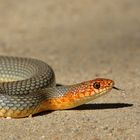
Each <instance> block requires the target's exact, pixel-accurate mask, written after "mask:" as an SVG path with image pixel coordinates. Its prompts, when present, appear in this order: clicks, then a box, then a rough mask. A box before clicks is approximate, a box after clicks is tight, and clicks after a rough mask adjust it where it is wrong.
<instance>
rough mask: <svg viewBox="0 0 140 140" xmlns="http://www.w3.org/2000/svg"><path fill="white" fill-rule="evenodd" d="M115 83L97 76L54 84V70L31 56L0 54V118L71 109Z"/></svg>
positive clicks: (103, 92) (99, 94)
mask: <svg viewBox="0 0 140 140" xmlns="http://www.w3.org/2000/svg"><path fill="white" fill-rule="evenodd" d="M113 85H114V82H113V81H112V80H110V79H103V78H98V79H94V80H90V81H85V82H82V83H79V84H74V85H68V86H56V84H55V74H54V71H53V69H52V68H51V67H50V66H49V65H48V64H47V63H45V62H43V61H41V60H37V59H32V58H21V57H11V56H9V57H8V56H0V117H12V118H20V117H26V116H30V115H33V114H36V113H39V112H42V111H46V110H61V109H70V108H73V107H76V106H79V105H81V104H84V103H86V102H88V101H91V100H93V99H95V98H97V97H99V96H101V95H103V94H105V93H107V92H108V91H110V90H111V89H112V87H113Z"/></svg>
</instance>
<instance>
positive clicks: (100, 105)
mask: <svg viewBox="0 0 140 140" xmlns="http://www.w3.org/2000/svg"><path fill="white" fill-rule="evenodd" d="M131 106H133V104H128V103H95V104H83V105H81V106H78V107H75V108H73V109H70V110H97V109H98V110H102V109H117V108H124V107H131Z"/></svg>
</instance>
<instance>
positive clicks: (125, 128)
mask: <svg viewBox="0 0 140 140" xmlns="http://www.w3.org/2000/svg"><path fill="white" fill-rule="evenodd" d="M0 55H13V56H24V57H33V58H38V59H41V60H43V61H45V62H47V63H49V64H50V65H51V66H52V67H53V69H54V71H55V73H56V78H57V82H58V83H62V84H73V83H78V82H81V81H84V80H89V79H94V78H96V77H104V78H110V79H113V80H114V81H115V83H116V86H117V87H119V88H122V89H125V91H126V92H125V93H121V92H118V91H117V90H112V91H111V92H110V94H107V95H106V96H102V97H101V98H98V99H96V100H94V101H92V102H90V103H88V104H86V105H83V106H81V107H79V108H77V109H72V110H65V111H54V112H46V113H44V114H42V115H38V116H35V117H33V118H24V119H11V120H7V119H0V140H140V1H139V0H123V1H122V0H114V1H113V0H105V1H104V0H73V1H66V0H58V1H55V0H47V1H45V0H39V1H34V0H24V1H19V0H12V1H11V0H0Z"/></svg>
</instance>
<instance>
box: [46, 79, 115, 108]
mask: <svg viewBox="0 0 140 140" xmlns="http://www.w3.org/2000/svg"><path fill="white" fill-rule="evenodd" d="M113 86H114V81H112V80H110V79H103V78H97V79H94V80H90V81H85V82H82V83H80V84H75V85H71V86H65V87H63V86H62V87H58V88H57V90H58V91H57V92H56V93H58V94H59V93H60V92H61V95H62V96H57V97H56V98H55V97H54V98H52V99H49V100H48V101H47V104H46V105H45V106H46V107H48V109H50V110H60V109H70V108H74V107H77V106H79V105H82V104H84V103H87V102H89V101H91V100H93V99H95V98H97V97H99V96H101V95H104V94H105V93H107V92H108V91H110V90H111V89H112V88H113ZM64 89H65V90H64ZM62 92H63V93H62Z"/></svg>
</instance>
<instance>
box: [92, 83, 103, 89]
mask: <svg viewBox="0 0 140 140" xmlns="http://www.w3.org/2000/svg"><path fill="white" fill-rule="evenodd" d="M100 86H101V85H100V83H99V82H95V83H94V84H93V87H94V88H96V89H99V88H100Z"/></svg>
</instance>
